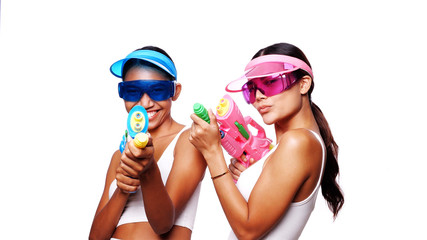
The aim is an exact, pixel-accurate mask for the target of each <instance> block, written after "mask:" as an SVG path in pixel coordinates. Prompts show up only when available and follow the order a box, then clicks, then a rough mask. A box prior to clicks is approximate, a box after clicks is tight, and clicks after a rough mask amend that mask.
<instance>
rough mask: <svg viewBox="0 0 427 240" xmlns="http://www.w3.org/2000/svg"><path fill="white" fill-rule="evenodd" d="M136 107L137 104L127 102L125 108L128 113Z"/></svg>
mask: <svg viewBox="0 0 427 240" xmlns="http://www.w3.org/2000/svg"><path fill="white" fill-rule="evenodd" d="M135 105H136V103H135V102H126V101H125V108H126V111H127V112H130V110H131V109H132V108H133V107H134V106H135Z"/></svg>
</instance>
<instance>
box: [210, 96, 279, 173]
mask: <svg viewBox="0 0 427 240" xmlns="http://www.w3.org/2000/svg"><path fill="white" fill-rule="evenodd" d="M215 115H216V118H217V121H218V123H219V129H220V133H221V144H222V146H223V148H224V149H225V150H226V151H227V152H228V154H230V155H231V156H232V157H234V158H236V159H238V160H239V161H240V162H241V163H242V164H243V165H244V166H245V167H249V159H251V158H253V159H254V160H255V161H258V160H260V159H261V158H262V157H263V156H264V155H265V154H267V153H268V151H270V150H271V149H272V148H273V144H272V143H271V142H272V141H271V139H269V138H267V137H266V135H265V131H264V128H262V127H261V126H260V125H259V124H258V123H256V122H255V121H254V120H253V119H252V118H251V117H249V116H246V117H244V118H243V116H242V114H241V113H240V110H239V108H238V107H237V105H236V103H235V102H234V101H233V99H232V98H231V97H230V96H229V95H228V94H226V95H224V97H223V98H222V99H221V100H220V102H219V105H218V106H217V107H216V113H215ZM248 125H251V126H253V127H254V128H255V129H257V130H258V133H257V135H253V134H252V133H251V132H250V131H249V130H248ZM243 154H244V155H245V156H246V159H247V160H248V161H246V162H245V161H243V160H242V159H241V156H242V155H243Z"/></svg>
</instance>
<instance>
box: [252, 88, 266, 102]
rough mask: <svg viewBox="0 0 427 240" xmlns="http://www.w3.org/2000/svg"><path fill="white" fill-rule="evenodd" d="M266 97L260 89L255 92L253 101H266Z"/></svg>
mask: <svg viewBox="0 0 427 240" xmlns="http://www.w3.org/2000/svg"><path fill="white" fill-rule="evenodd" d="M266 98H267V97H266V96H265V95H264V94H263V93H262V92H261V90H260V89H257V90H256V91H255V101H257V102H258V101H260V100H261V99H266Z"/></svg>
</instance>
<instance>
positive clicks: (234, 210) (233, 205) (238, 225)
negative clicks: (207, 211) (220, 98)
mask: <svg viewBox="0 0 427 240" xmlns="http://www.w3.org/2000/svg"><path fill="white" fill-rule="evenodd" d="M205 158H209V160H208V159H206V160H207V162H208V167H209V172H210V174H211V176H212V177H215V176H218V175H220V174H222V173H224V172H226V171H228V168H227V165H226V163H225V160H224V156H223V155H222V154H212V155H209V154H207V156H205ZM212 182H213V184H214V187H215V191H216V193H217V195H218V199H219V201H220V203H221V206H222V208H223V210H224V213H225V216H226V218H227V220H228V222H229V223H230V226H231V228H232V229H233V231H234V232H235V234H236V235H237V236H240V237H241V238H252V237H249V236H251V235H252V233H251V229H252V227H251V219H250V216H249V212H250V211H249V205H248V203H247V202H246V200H245V199H244V198H243V196H242V194H241V193H240V191H239V190H238V189H237V187H236V185H235V183H234V181H233V178H232V176H231V174H228V173H227V174H225V175H223V176H221V177H218V178H215V179H213V180H212Z"/></svg>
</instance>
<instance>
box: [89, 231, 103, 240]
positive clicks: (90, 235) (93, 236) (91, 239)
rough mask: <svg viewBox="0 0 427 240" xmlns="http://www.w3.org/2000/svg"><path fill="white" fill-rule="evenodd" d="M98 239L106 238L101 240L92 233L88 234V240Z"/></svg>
mask: <svg viewBox="0 0 427 240" xmlns="http://www.w3.org/2000/svg"><path fill="white" fill-rule="evenodd" d="M98 239H107V238H102V237H100V236H99V235H97V234H94V233H93V232H91V233H90V234H89V240H98Z"/></svg>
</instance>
